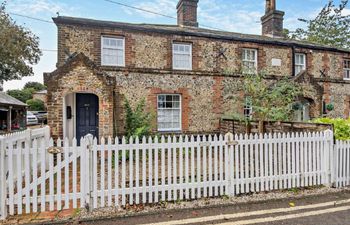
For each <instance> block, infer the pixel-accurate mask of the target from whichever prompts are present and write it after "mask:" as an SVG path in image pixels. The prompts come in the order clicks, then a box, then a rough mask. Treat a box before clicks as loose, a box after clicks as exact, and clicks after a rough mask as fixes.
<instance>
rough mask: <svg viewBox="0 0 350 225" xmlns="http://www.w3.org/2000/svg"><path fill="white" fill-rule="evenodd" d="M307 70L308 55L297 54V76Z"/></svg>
mask: <svg viewBox="0 0 350 225" xmlns="http://www.w3.org/2000/svg"><path fill="white" fill-rule="evenodd" d="M304 70H306V55H305V54H301V53H297V54H295V75H298V74H299V73H300V72H302V71H304Z"/></svg>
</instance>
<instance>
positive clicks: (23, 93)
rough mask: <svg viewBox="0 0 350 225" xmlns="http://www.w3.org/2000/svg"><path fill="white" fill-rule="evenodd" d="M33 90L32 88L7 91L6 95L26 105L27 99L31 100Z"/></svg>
mask: <svg viewBox="0 0 350 225" xmlns="http://www.w3.org/2000/svg"><path fill="white" fill-rule="evenodd" d="M34 92H35V90H34V89H33V88H26V89H23V90H8V91H7V94H8V95H10V96H12V97H14V98H16V99H18V100H20V101H21V102H23V103H26V102H27V101H28V100H29V99H32V96H33V93H34Z"/></svg>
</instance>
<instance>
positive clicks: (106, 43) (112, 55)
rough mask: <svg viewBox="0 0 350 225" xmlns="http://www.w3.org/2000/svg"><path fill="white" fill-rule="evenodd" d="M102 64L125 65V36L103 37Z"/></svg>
mask: <svg viewBox="0 0 350 225" xmlns="http://www.w3.org/2000/svg"><path fill="white" fill-rule="evenodd" d="M101 65H102V66H125V40H124V38H123V37H102V38H101Z"/></svg>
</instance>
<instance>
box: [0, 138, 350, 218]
mask: <svg viewBox="0 0 350 225" xmlns="http://www.w3.org/2000/svg"><path fill="white" fill-rule="evenodd" d="M80 143H81V145H80V146H77V141H76V140H73V142H72V144H70V142H69V141H68V140H64V141H61V140H57V141H56V143H55V146H54V141H53V140H52V139H51V140H50V141H48V142H47V141H45V139H40V140H38V139H34V140H33V141H32V145H31V146H30V148H26V149H23V148H18V147H17V148H14V147H11V146H13V145H9V147H7V148H2V150H4V149H5V151H1V152H0V154H1V155H0V162H1V166H2V167H4V166H3V165H6V166H5V168H0V169H1V170H0V176H1V177H0V179H1V180H0V185H1V186H0V188H1V189H0V190H1V202H0V203H1V204H0V213H1V217H2V218H5V217H6V216H7V215H8V214H10V215H15V214H22V213H30V212H38V211H53V210H61V209H63V208H65V209H66V208H79V207H86V206H88V207H89V209H94V208H100V207H106V206H117V207H119V206H125V205H127V204H130V205H133V204H145V203H157V202H159V201H174V200H191V199H197V198H202V197H215V196H223V195H228V196H235V195H239V194H245V193H252V192H262V191H271V190H281V189H289V188H298V187H307V186H317V185H332V182H337V186H339V187H340V186H344V185H347V184H349V183H348V182H349V181H350V179H349V175H350V173H349V168H350V165H349V160H350V155H349V153H350V152H349V149H350V145H349V144H347V145H346V148H345V147H344V145H343V144H342V143H340V142H339V143H337V144H336V145H334V144H333V133H332V132H331V131H325V132H320V133H291V134H288V133H287V134H265V135H254V136H253V135H250V136H248V135H245V136H242V135H240V136H237V135H236V136H233V135H232V134H227V135H225V136H223V135H218V136H217V135H198V136H176V137H170V136H167V137H165V136H161V137H154V138H142V139H141V140H139V139H138V138H136V139H132V138H131V139H130V140H126V139H125V138H115V139H113V140H112V139H111V138H109V139H107V140H105V139H101V140H100V141H99V142H98V141H97V139H94V140H92V139H91V138H88V137H86V138H83V139H81V140H80ZM338 146H343V147H341V149H346V150H344V153H341V154H340V153H339V154H336V152H338V148H339V147H338ZM53 147H55V148H53ZM4 152H5V153H6V154H4ZM49 152H51V153H52V152H56V154H51V153H49ZM339 152H343V150H341V151H339ZM5 155H6V157H5ZM345 155H346V157H345ZM23 156H24V157H23ZM344 157H345V158H346V159H345V160H344ZM16 160H17V164H16V165H17V167H19V168H18V170H17V171H24V174H22V176H19V173H18V177H20V178H19V179H17V180H15V179H14V177H15V174H14V172H13V171H14V170H13V169H14V162H15V161H16ZM5 161H7V164H5V163H4V162H5ZM23 162H24V164H23ZM46 162H47V163H46ZM22 165H24V167H21V166H22ZM23 168H25V170H23ZM336 168H341V169H336ZM344 168H346V169H344ZM1 171H8V176H6V174H5V173H4V172H1ZM343 171H345V172H343ZM345 177H346V180H345ZM4 180H6V181H7V182H4Z"/></svg>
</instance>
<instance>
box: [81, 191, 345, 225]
mask: <svg viewBox="0 0 350 225" xmlns="http://www.w3.org/2000/svg"><path fill="white" fill-rule="evenodd" d="M293 204H294V207H292V206H293ZM291 205H292V206H291ZM76 222H77V221H76ZM75 224H84V225H90V224H94V225H129V224H130V225H141V224H142V225H151V224H152V225H179V224H186V225H194V224H196V225H197V224H199V225H207V224H218V225H231V224H232V225H243V224H262V225H277V224H278V225H280V224H286V225H298V224H300V225H301V224H302V225H347V224H349V225H350V192H343V193H337V194H328V195H324V196H318V197H308V198H304V199H289V200H276V201H269V202H265V203H261V202H260V203H253V204H252V203H250V204H239V205H226V206H220V207H209V208H203V209H191V210H188V209H187V210H173V211H164V212H163V213H158V214H152V215H139V216H130V217H123V218H120V217H119V218H111V219H104V220H95V221H80V222H78V223H75Z"/></svg>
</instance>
